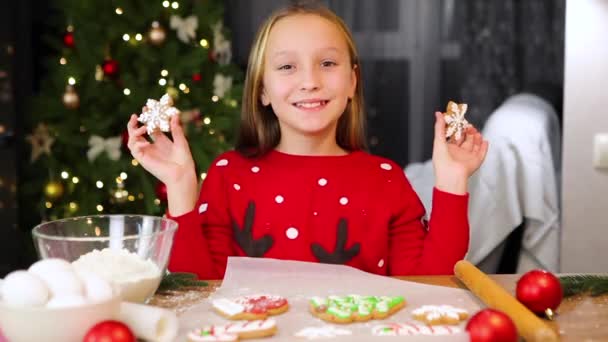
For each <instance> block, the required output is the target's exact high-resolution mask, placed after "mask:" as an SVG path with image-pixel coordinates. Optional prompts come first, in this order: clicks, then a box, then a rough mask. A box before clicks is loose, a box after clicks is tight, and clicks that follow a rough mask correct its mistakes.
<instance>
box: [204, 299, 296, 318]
mask: <svg viewBox="0 0 608 342" xmlns="http://www.w3.org/2000/svg"><path fill="white" fill-rule="evenodd" d="M212 305H213V308H214V309H215V311H216V312H217V313H219V314H220V315H222V316H224V317H226V318H228V319H233V320H248V321H251V320H260V319H265V318H266V317H268V316H274V315H279V314H282V313H283V312H285V311H287V309H288V308H289V303H288V302H287V299H285V298H283V297H281V296H273V295H251V296H243V297H238V298H235V299H232V300H231V299H226V298H222V299H216V300H214V301H213V302H212Z"/></svg>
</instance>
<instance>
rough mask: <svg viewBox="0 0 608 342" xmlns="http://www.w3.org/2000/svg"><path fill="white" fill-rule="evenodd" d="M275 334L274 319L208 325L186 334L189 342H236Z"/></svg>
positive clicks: (275, 324) (275, 323)
mask: <svg viewBox="0 0 608 342" xmlns="http://www.w3.org/2000/svg"><path fill="white" fill-rule="evenodd" d="M276 332H277V322H276V321H275V320H274V319H265V320H256V321H245V322H236V323H230V324H226V325H210V326H206V327H204V328H201V329H195V330H193V331H191V332H189V333H188V341H190V342H207V341H209V342H212V341H238V340H240V339H250V338H261V337H268V336H272V335H274V334H275V333H276Z"/></svg>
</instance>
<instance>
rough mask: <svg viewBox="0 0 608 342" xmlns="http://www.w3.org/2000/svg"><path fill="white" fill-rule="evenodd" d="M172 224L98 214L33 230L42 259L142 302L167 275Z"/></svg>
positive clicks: (148, 218) (155, 219) (163, 220)
mask: <svg viewBox="0 0 608 342" xmlns="http://www.w3.org/2000/svg"><path fill="white" fill-rule="evenodd" d="M176 230H177V222H175V221H173V220H170V219H167V218H162V217H155V216H143V215H98V216H82V217H75V218H68V219H63V220H57V221H50V222H45V223H42V224H40V225H38V226H36V227H34V229H33V230H32V235H33V239H34V245H35V247H36V251H37V253H38V256H39V257H40V258H41V259H42V258H60V259H65V260H67V261H70V262H72V264H73V265H74V266H75V267H76V269H79V268H80V269H84V270H87V271H92V272H95V273H97V274H99V275H100V276H102V277H103V278H105V279H106V280H108V281H109V282H111V283H112V284H114V285H115V286H117V287H118V288H119V289H120V291H121V292H120V293H121V297H122V299H123V300H126V301H130V302H140V303H141V302H146V301H148V300H149V299H150V298H151V297H152V295H153V294H154V292H155V291H156V290H157V288H158V285H159V284H160V281H161V279H162V276H163V275H164V274H165V272H166V268H167V263H168V261H169V255H170V252H171V246H172V245H173V235H174V233H175V231H176Z"/></svg>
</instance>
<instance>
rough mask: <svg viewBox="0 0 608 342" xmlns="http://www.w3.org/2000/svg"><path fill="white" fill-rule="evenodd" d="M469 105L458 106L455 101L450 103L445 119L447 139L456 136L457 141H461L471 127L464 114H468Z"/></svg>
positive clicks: (444, 114) (444, 115)
mask: <svg viewBox="0 0 608 342" xmlns="http://www.w3.org/2000/svg"><path fill="white" fill-rule="evenodd" d="M467 108H468V106H467V104H466V103H461V104H458V103H456V102H454V101H449V102H448V105H447V108H446V111H445V113H443V118H444V119H445V123H446V125H447V130H446V132H445V137H446V138H449V137H451V136H454V138H455V139H456V140H460V138H461V137H462V134H463V133H464V131H465V130H466V129H467V128H468V127H469V126H470V125H471V124H470V123H469V122H468V121H467V119H465V118H464V114H465V113H466V112H467Z"/></svg>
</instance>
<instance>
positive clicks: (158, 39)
mask: <svg viewBox="0 0 608 342" xmlns="http://www.w3.org/2000/svg"><path fill="white" fill-rule="evenodd" d="M166 38H167V32H166V31H165V29H164V28H163V27H162V26H160V24H159V23H158V21H155V22H153V23H152V27H151V28H150V31H148V40H149V41H150V44H152V45H155V46H159V45H162V44H163V43H164V42H165V39H166Z"/></svg>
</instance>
